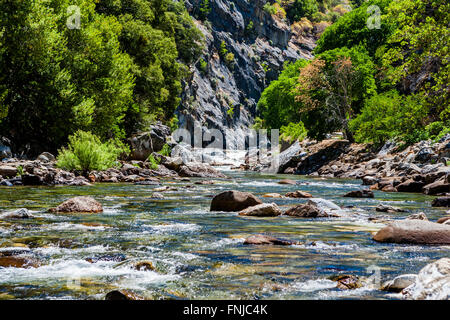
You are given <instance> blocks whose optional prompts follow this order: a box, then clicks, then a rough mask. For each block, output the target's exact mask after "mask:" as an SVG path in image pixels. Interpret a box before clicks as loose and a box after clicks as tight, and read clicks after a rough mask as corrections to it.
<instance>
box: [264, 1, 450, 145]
mask: <svg viewBox="0 0 450 320" xmlns="http://www.w3.org/2000/svg"><path fill="white" fill-rule="evenodd" d="M356 4H357V5H360V6H359V7H358V8H357V9H354V10H353V11H351V12H349V13H347V14H345V15H344V16H342V17H341V18H339V19H338V21H337V22H336V23H334V24H333V25H332V26H330V27H328V28H327V29H326V30H325V32H324V33H323V34H322V35H321V38H320V39H319V41H318V43H317V47H316V49H315V54H316V56H315V58H314V59H313V60H312V61H310V62H304V61H301V62H297V63H296V64H291V65H287V66H286V67H285V70H284V71H283V72H282V74H281V75H280V78H279V79H278V80H277V81H274V82H272V83H271V84H270V85H269V87H268V88H267V89H266V90H265V91H264V93H263V94H262V97H261V100H260V101H259V103H258V109H259V113H260V116H261V117H262V119H258V123H260V124H261V125H262V126H263V127H266V128H281V127H282V126H284V127H285V128H294V127H295V126H293V125H291V124H290V123H291V122H292V123H295V124H298V123H300V122H301V123H302V125H303V124H304V127H305V129H306V130H307V131H308V136H310V137H312V138H316V139H323V138H324V137H325V136H326V134H328V133H331V132H334V131H337V130H342V131H343V132H344V134H345V135H346V137H347V138H348V139H350V140H356V141H358V142H369V143H373V144H375V145H377V146H379V145H382V144H383V143H384V142H385V141H386V140H388V139H398V140H401V141H403V142H405V143H413V142H416V141H419V140H421V139H428V138H431V139H438V138H439V137H441V136H442V135H443V134H445V133H448V132H450V106H449V97H448V93H449V74H450V70H449V63H448V62H449V60H450V54H449V46H448V39H449V36H450V29H449V25H450V23H449V22H450V17H449V15H448V12H449V11H450V4H449V3H447V2H446V1H444V0H372V1H369V2H361V3H356ZM373 5H376V6H377V7H375V9H374V7H373ZM377 8H378V9H377ZM377 11H378V12H380V14H381V15H380V16H379V20H378V21H379V25H378V26H375V27H373V25H374V24H376V23H377V21H376V20H374V19H377V17H376V16H375V15H374V14H375V13H376V12H377ZM371 20H372V21H371ZM368 22H370V23H368ZM371 23H372V25H371ZM295 67H298V68H299V70H298V71H297V70H295ZM292 131H294V130H293V129H292Z"/></svg>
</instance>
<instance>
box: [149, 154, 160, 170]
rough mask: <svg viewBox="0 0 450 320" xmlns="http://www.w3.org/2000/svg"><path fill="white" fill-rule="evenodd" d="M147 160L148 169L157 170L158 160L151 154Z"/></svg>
mask: <svg viewBox="0 0 450 320" xmlns="http://www.w3.org/2000/svg"><path fill="white" fill-rule="evenodd" d="M147 161H148V162H150V169H152V170H157V169H158V166H159V161H158V160H157V159H155V157H154V156H153V155H152V154H151V155H150V156H149V157H148V159H147Z"/></svg>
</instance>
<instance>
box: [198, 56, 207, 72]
mask: <svg viewBox="0 0 450 320" xmlns="http://www.w3.org/2000/svg"><path fill="white" fill-rule="evenodd" d="M199 67H200V71H201V72H202V73H203V74H205V73H206V72H207V71H208V62H206V61H205V60H204V59H200V61H199Z"/></svg>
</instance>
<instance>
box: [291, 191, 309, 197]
mask: <svg viewBox="0 0 450 320" xmlns="http://www.w3.org/2000/svg"><path fill="white" fill-rule="evenodd" d="M285 196H286V197H288V198H312V195H311V194H309V193H308V192H304V191H300V190H297V191H294V192H288V193H286V194H285Z"/></svg>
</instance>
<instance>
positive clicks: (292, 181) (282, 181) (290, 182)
mask: <svg viewBox="0 0 450 320" xmlns="http://www.w3.org/2000/svg"><path fill="white" fill-rule="evenodd" d="M278 184H288V185H295V184H297V182H296V181H294V180H290V179H284V180H280V181H278Z"/></svg>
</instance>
